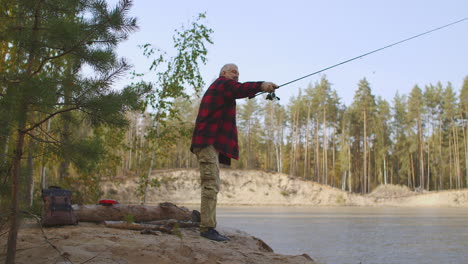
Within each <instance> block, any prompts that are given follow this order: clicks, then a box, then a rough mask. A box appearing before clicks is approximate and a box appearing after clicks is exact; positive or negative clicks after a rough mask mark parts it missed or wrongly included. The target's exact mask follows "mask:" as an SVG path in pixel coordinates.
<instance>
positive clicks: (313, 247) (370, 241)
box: [217, 207, 468, 264]
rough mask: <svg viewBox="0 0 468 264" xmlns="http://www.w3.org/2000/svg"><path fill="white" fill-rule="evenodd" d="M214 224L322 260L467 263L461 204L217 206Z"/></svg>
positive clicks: (467, 228)
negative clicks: (413, 206)
mask: <svg viewBox="0 0 468 264" xmlns="http://www.w3.org/2000/svg"><path fill="white" fill-rule="evenodd" d="M217 211H218V217H217V219H218V226H219V227H221V228H222V227H229V228H236V229H240V230H243V231H245V232H248V233H250V234H252V235H254V236H256V237H259V238H261V239H262V240H264V241H265V242H266V243H267V244H268V245H270V246H271V247H272V248H273V250H274V251H275V252H276V253H281V254H288V255H299V254H302V253H307V254H308V255H310V256H311V257H312V258H313V259H314V260H316V261H319V262H321V263H325V264H359V263H361V264H374V263H375V264H404V263H412V264H426V263H427V264H435V263H437V264H440V263H444V264H468V210H467V209H466V208H367V207H366V208H362V207H218V209H217Z"/></svg>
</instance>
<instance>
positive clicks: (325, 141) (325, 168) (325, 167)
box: [322, 107, 328, 184]
mask: <svg viewBox="0 0 468 264" xmlns="http://www.w3.org/2000/svg"><path fill="white" fill-rule="evenodd" d="M322 129H323V176H324V177H325V180H324V183H325V184H328V153H327V150H328V138H327V108H326V107H324V108H323V128H322Z"/></svg>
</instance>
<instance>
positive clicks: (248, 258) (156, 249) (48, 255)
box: [0, 221, 316, 264]
mask: <svg viewBox="0 0 468 264" xmlns="http://www.w3.org/2000/svg"><path fill="white" fill-rule="evenodd" d="M220 232H222V233H223V234H225V235H227V236H228V237H229V238H230V239H231V241H229V242H215V241H211V240H208V239H205V238H202V237H200V236H199V232H198V230H197V229H196V228H184V229H181V234H182V235H181V236H180V237H179V236H176V235H168V234H163V233H158V235H153V234H148V235H143V234H140V232H139V231H131V230H122V229H114V228H107V227H104V226H103V225H99V224H94V223H79V224H78V225H77V226H63V227H53V228H44V229H41V228H40V226H39V224H37V223H32V222H30V221H29V222H28V223H25V224H23V227H22V228H21V230H20V232H19V236H18V245H17V256H16V263H17V264H30V263H38V264H39V263H43V264H51V263H56V264H65V263H89V264H91V263H100V264H115V263H119V264H124V263H135V264H150V263H151V264H176V263H181V264H197V263H199V264H205V263H206V264H241V263H259V264H263V263H264V264H281V263H285V264H299V263H301V264H302V263H304V264H305V263H316V262H314V261H313V260H312V259H311V258H310V257H309V256H308V255H305V254H304V255H299V256H287V255H280V254H276V253H274V252H273V251H272V250H271V248H270V247H269V246H268V245H266V244H265V243H264V242H263V241H261V240H260V239H258V238H255V237H253V236H251V235H249V234H247V233H244V232H242V231H239V230H233V229H220ZM5 243H6V237H5V236H4V237H1V239H0V248H2V249H3V248H5ZM54 247H55V248H54ZM4 261H5V250H2V251H1V253H0V262H2V263H3V262H4Z"/></svg>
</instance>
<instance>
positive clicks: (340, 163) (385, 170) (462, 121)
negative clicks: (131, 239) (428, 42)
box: [118, 76, 468, 193]
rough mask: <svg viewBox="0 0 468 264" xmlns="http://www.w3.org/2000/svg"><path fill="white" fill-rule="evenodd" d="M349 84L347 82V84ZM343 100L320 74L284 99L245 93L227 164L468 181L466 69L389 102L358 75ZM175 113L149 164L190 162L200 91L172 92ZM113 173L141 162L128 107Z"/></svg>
mask: <svg viewBox="0 0 468 264" xmlns="http://www.w3.org/2000/svg"><path fill="white" fill-rule="evenodd" d="M347 88H351V87H347ZM353 89H354V90H355V91H356V92H355V94H354V98H353V101H352V103H351V104H350V105H349V106H346V105H344V104H343V103H341V98H340V97H339V95H338V93H337V92H336V90H334V89H332V87H331V85H330V81H329V80H328V79H327V78H326V77H325V76H324V77H322V79H321V80H320V81H319V82H317V83H315V84H310V85H309V86H308V87H307V88H305V89H299V93H298V95H297V96H295V97H293V98H291V99H290V101H289V102H288V104H287V105H281V104H279V103H278V102H272V101H268V100H263V99H245V100H243V101H241V102H240V104H238V107H237V123H238V129H239V141H240V142H239V143H240V160H239V161H238V162H234V163H233V166H232V167H233V168H238V169H261V170H267V171H276V172H282V173H286V174H289V175H291V176H297V177H301V178H303V179H306V180H312V181H316V182H319V183H323V184H327V185H330V186H334V187H337V188H342V189H343V190H348V191H352V192H360V193H368V192H370V191H371V190H372V189H373V188H375V187H376V186H378V185H379V184H387V183H391V184H400V185H406V186H408V187H410V188H412V189H416V190H446V189H460V188H466V187H467V186H468V171H467V165H468V139H467V114H468V112H467V111H468V77H466V78H465V80H464V83H463V85H462V87H457V88H454V87H452V85H451V83H447V84H446V85H443V84H441V83H437V84H426V85H424V87H422V88H421V87H420V86H418V85H415V86H414V87H413V88H412V90H411V92H410V94H407V95H406V94H398V93H397V94H396V95H395V96H394V98H393V99H392V101H391V102H388V101H387V100H385V99H383V98H381V97H380V96H377V97H376V96H375V95H374V94H373V92H372V89H371V84H370V83H369V82H368V81H367V80H366V79H365V78H363V79H362V80H360V81H359V83H358V84H356V85H355V87H354V88H353ZM175 107H176V108H177V109H178V110H179V113H180V115H179V119H174V120H170V121H169V122H168V124H167V126H165V127H164V128H162V129H161V139H160V142H161V144H162V145H160V146H159V147H158V148H157V151H156V152H155V155H156V156H157V158H156V159H155V160H154V161H153V167H154V168H195V167H197V164H196V160H195V157H194V155H193V154H192V153H190V151H189V146H190V141H191V133H192V129H193V124H194V120H195V118H196V114H197V111H198V98H192V100H175ZM131 119H132V120H133V121H132V122H131V126H130V129H129V130H128V131H127V133H126V134H125V136H124V142H125V146H126V147H127V149H126V150H124V149H122V150H121V152H120V154H119V155H118V156H120V157H121V158H122V161H123V162H122V163H121V167H120V168H119V169H120V171H121V174H126V173H128V172H136V171H138V170H140V169H142V168H145V167H146V165H145V164H147V163H148V156H149V154H148V152H147V150H146V148H147V147H148V142H147V141H146V139H145V138H146V132H145V131H146V127H147V126H148V124H147V121H146V120H145V118H143V116H142V115H140V114H137V113H133V114H132V115H131ZM140 173H145V172H144V171H141V172H140Z"/></svg>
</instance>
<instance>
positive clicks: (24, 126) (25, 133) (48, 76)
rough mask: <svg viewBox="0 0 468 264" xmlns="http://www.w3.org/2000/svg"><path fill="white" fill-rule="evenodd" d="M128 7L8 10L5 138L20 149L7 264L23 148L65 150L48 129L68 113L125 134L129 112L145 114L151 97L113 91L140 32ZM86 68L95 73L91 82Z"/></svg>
mask: <svg viewBox="0 0 468 264" xmlns="http://www.w3.org/2000/svg"><path fill="white" fill-rule="evenodd" d="M130 6H131V1H127V0H122V1H121V2H119V4H118V5H117V6H116V7H115V8H109V7H108V6H107V4H106V2H104V1H100V0H94V1H79V0H71V1H58V0H55V1H47V2H44V1H31V0H19V1H15V2H14V3H9V4H8V5H7V6H6V7H5V6H3V7H2V8H3V9H2V10H1V12H2V14H1V18H0V19H1V23H0V24H2V25H3V26H2V27H0V29H1V30H2V31H1V32H0V35H1V36H2V46H3V47H5V46H4V44H5V43H7V47H8V48H7V49H6V52H5V54H6V56H5V58H6V59H4V61H3V62H2V65H3V67H5V68H7V69H8V70H6V71H2V72H1V74H2V76H0V82H1V87H2V97H1V105H2V122H3V123H4V124H6V126H5V128H6V129H7V131H6V132H4V134H3V135H7V137H6V138H9V139H11V142H14V146H13V147H12V151H11V153H12V154H13V156H12V158H11V160H10V161H9V167H10V168H11V169H10V170H9V174H10V177H11V182H10V185H11V190H12V191H11V204H12V207H11V217H10V221H11V225H10V232H9V237H8V249H7V259H6V263H14V259H15V253H16V238H17V231H18V222H19V212H20V204H19V190H20V188H19V187H20V186H19V176H20V166H21V160H22V157H23V153H24V151H25V146H26V145H25V143H26V142H28V141H30V140H35V141H37V142H40V143H47V144H53V145H54V146H57V147H58V148H63V147H66V146H63V145H62V144H61V143H62V142H60V141H58V140H56V139H54V138H53V137H50V135H48V134H46V133H44V131H45V130H44V129H43V128H42V127H43V126H44V125H45V124H46V123H47V122H48V121H49V120H53V119H55V118H56V117H59V116H61V115H63V114H65V113H68V112H73V111H79V112H80V113H81V114H82V117H83V118H85V119H86V120H87V122H89V124H91V125H92V126H99V125H101V124H107V125H110V126H114V127H121V126H124V125H125V124H126V120H125V117H124V115H123V112H124V111H125V110H126V109H137V108H138V107H140V103H139V98H140V96H141V94H143V93H144V92H145V91H143V90H140V91H136V90H135V89H130V88H125V89H123V90H122V91H119V92H117V91H113V90H111V89H110V87H111V84H112V82H113V81H114V80H115V79H116V78H117V77H119V76H120V75H121V74H122V73H124V72H125V71H126V70H127V69H128V68H129V66H128V64H127V63H126V62H125V61H124V60H120V59H118V58H117V56H116V54H115V51H114V50H115V47H116V45H117V44H118V43H119V42H121V41H122V40H125V39H126V38H127V36H128V34H129V33H131V32H133V31H134V30H135V29H136V28H137V27H136V19H134V18H129V17H127V15H126V13H127V12H128V10H129V8H130ZM84 66H88V68H89V69H90V70H91V72H92V73H91V74H86V75H85V74H84V72H83V68H84ZM70 72H71V73H73V74H72V75H70V74H69V73H70ZM88 147H93V146H92V145H88ZM88 150H89V148H83V151H88ZM76 151H78V150H76ZM83 156H84V155H83Z"/></svg>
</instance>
